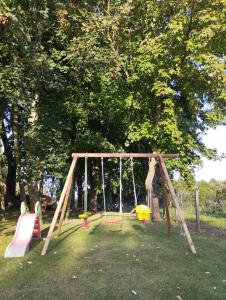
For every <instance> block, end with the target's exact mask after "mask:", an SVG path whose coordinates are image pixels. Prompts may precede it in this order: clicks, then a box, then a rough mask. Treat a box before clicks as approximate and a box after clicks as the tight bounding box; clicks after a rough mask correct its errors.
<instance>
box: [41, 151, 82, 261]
mask: <svg viewBox="0 0 226 300" xmlns="http://www.w3.org/2000/svg"><path fill="white" fill-rule="evenodd" d="M76 162H77V157H76V156H74V157H73V161H72V164H71V167H70V170H69V172H68V175H67V179H66V181H65V184H64V188H63V191H62V193H61V196H60V199H59V202H58V205H57V208H56V211H55V214H54V216H53V220H52V223H51V225H50V228H49V232H48V235H47V237H46V240H45V243H44V246H43V249H42V253H41V255H45V254H46V252H47V249H48V247H49V243H50V239H51V237H52V234H53V231H54V228H55V225H56V222H57V219H58V216H59V213H60V210H61V207H62V205H63V201H64V199H65V195H66V191H67V189H68V185H69V184H70V180H71V178H72V176H73V172H74V169H75V166H76Z"/></svg>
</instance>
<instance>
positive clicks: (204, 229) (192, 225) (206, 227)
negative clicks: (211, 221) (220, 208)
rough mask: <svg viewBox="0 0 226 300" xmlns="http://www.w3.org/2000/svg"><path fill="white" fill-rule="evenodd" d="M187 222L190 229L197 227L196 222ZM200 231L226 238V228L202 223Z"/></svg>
mask: <svg viewBox="0 0 226 300" xmlns="http://www.w3.org/2000/svg"><path fill="white" fill-rule="evenodd" d="M186 223H187V225H188V227H189V228H190V229H192V230H195V229H196V224H195V223H194V222H190V221H186ZM199 233H204V234H208V235H211V236H216V237H220V238H223V239H226V230H224V229H222V228H217V227H213V226H210V225H207V224H202V225H201V226H200V231H199Z"/></svg>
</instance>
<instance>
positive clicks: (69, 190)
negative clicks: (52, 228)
mask: <svg viewBox="0 0 226 300" xmlns="http://www.w3.org/2000/svg"><path fill="white" fill-rule="evenodd" d="M72 182H73V176H72V177H71V180H70V182H69V184H68V188H67V191H66V195H65V198H64V204H63V207H62V210H61V215H60V220H59V224H58V228H57V236H59V235H60V231H61V227H62V223H63V221H64V216H65V212H66V209H67V206H68V200H69V198H70V196H71V189H72Z"/></svg>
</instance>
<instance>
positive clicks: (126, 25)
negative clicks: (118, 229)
mask: <svg viewBox="0 0 226 300" xmlns="http://www.w3.org/2000/svg"><path fill="white" fill-rule="evenodd" d="M0 10H1V12H0V37H1V38H0V41H1V43H0V54H1V55H0V121H1V127H0V133H1V138H2V141H3V143H4V148H5V158H7V161H8V174H10V170H11V173H12V174H13V167H14V165H15V166H16V170H17V173H16V174H17V177H16V180H15V181H19V182H21V183H23V182H25V181H26V182H27V183H28V185H29V184H31V185H32V186H34V185H35V186H36V188H37V183H38V182H41V181H42V180H43V177H44V176H46V175H47V174H48V175H50V176H52V177H54V178H56V177H58V178H60V177H64V176H65V174H66V169H67V167H68V163H69V162H70V154H71V153H72V152H76V151H83V152H89V151H92V152H95V151H96V152H101V151H102V152H104V151H106V152H108V151H109V152H116V151H134V152H139V151H144V152H149V151H156V152H166V153H167V152H168V153H179V154H180V160H170V161H168V162H167V164H168V167H170V168H171V169H175V168H178V169H180V171H181V172H182V174H183V175H184V176H185V177H186V178H190V177H191V174H192V170H193V168H194V166H195V165H197V164H199V163H200V156H201V154H203V155H205V156H207V157H210V158H211V157H213V156H214V155H215V152H214V151H213V150H211V149H207V148H206V147H205V145H204V144H203V142H202V135H203V134H204V133H205V132H206V130H207V129H208V128H209V127H214V126H217V125H218V124H220V123H221V122H222V120H223V118H224V116H225V110H224V108H225V106H226V90H225V83H226V76H225V42H226V22H225V20H226V5H225V2H224V1H222V0H214V1H190V0H189V1H178V0H167V1H161V0H160V1H153V0H148V1H141V0H138V1H137V0H136V1H134V0H127V1H126V0H117V1H110V0H108V1H102V0H96V1H91V0H88V1H79V2H75V1H68V2H65V1H57V2H56V1H52V0H51V1H46V0H41V1H38V2H37V1H32V0H23V1H17V0H16V1H9V0H4V1H2V2H1V6H0ZM17 145H18V147H17ZM7 149H8V151H7ZM12 162H13V163H12ZM146 165H147V164H146V163H145V162H143V163H140V164H138V165H137V170H136V171H137V172H138V174H139V176H138V177H139V178H141V179H140V180H143V179H144V177H145V176H144V175H142V172H143V171H142V166H143V167H144V168H145V166H146ZM106 167H107V168H108V169H109V170H110V168H111V163H109V164H107V165H106ZM78 168H79V169H80V171H79V172H80V173H81V170H82V165H81V164H79V165H78ZM109 174H112V172H110V171H109ZM110 176H113V175H110ZM112 178H113V177H112Z"/></svg>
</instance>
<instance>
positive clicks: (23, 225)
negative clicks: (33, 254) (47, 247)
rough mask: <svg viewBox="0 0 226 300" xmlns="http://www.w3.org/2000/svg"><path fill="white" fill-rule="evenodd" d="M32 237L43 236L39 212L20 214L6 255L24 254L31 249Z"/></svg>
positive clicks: (16, 255)
mask: <svg viewBox="0 0 226 300" xmlns="http://www.w3.org/2000/svg"><path fill="white" fill-rule="evenodd" d="M32 237H36V238H41V231H40V221H39V217H38V216H37V214H28V213H26V214H23V215H21V216H20V218H19V220H18V222H17V227H16V232H15V234H14V237H13V240H12V241H11V243H10V244H9V245H8V247H7V248H6V251H5V257H20V256H24V255H25V254H26V253H27V252H28V251H29V244H30V242H31V240H32Z"/></svg>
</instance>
